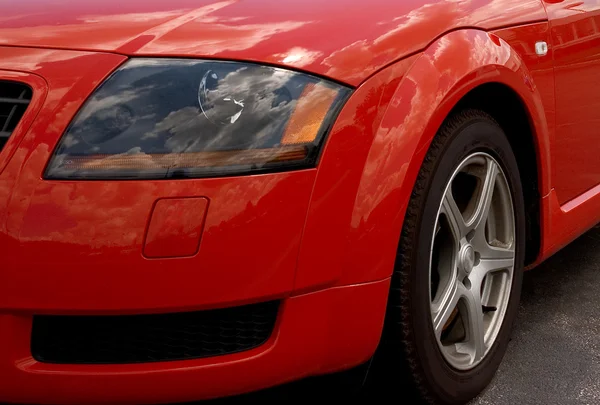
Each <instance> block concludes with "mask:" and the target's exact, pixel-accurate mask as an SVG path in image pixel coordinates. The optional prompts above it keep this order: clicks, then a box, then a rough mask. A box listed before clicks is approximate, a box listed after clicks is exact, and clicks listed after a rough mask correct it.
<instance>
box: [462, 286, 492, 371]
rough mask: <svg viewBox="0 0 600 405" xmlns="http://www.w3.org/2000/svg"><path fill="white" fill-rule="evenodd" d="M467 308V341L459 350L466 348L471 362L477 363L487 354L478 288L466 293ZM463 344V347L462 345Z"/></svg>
mask: <svg viewBox="0 0 600 405" xmlns="http://www.w3.org/2000/svg"><path fill="white" fill-rule="evenodd" d="M464 301H465V307H466V308H465V309H466V312H467V322H466V329H467V341H466V342H465V343H463V344H460V345H459V351H461V348H462V349H466V351H467V353H466V354H469V355H470V356H471V362H473V363H476V362H479V360H481V359H482V358H483V356H484V354H485V351H486V347H485V340H484V336H485V330H484V327H483V311H482V309H481V297H480V296H479V290H478V289H471V290H470V291H468V292H467V293H466V294H465V298H464ZM461 346H462V347H461Z"/></svg>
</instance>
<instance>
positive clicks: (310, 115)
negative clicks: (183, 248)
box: [45, 59, 350, 179]
mask: <svg viewBox="0 0 600 405" xmlns="http://www.w3.org/2000/svg"><path fill="white" fill-rule="evenodd" d="M349 93H350V90H349V89H348V88H346V87H343V86H340V85H338V84H335V83H331V82H328V81H325V80H323V79H320V78H317V77H314V76H310V75H306V74H301V73H297V72H292V71H287V70H283V69H278V68H274V67H267V66H259V65H254V64H250V63H238V62H221V61H199V60H182V59H133V60H130V61H129V62H127V63H126V64H124V65H123V66H122V67H121V68H119V69H118V70H117V71H116V72H115V73H113V74H112V75H111V76H110V77H109V78H108V79H107V80H106V82H105V83H103V84H102V85H101V86H100V87H99V88H98V90H96V92H95V93H94V94H93V95H92V96H91V98H90V99H89V100H88V101H87V102H86V103H85V104H84V106H83V108H82V109H81V111H80V112H79V113H78V114H77V116H76V117H75V119H74V120H73V122H72V123H71V125H70V126H69V127H68V129H67V130H66V132H65V134H64V135H63V137H62V138H61V140H60V142H59V144H58V146H57V147H56V150H55V151H54V154H53V156H52V159H51V160H50V163H49V164H48V167H47V168H46V173H45V177H46V178H49V179H135V178H173V177H183V178H186V177H207V176H219V175H227V174H243V173H255V172H264V171H267V170H287V169H296V168H306V167H311V166H314V165H315V164H316V162H317V158H318V155H319V149H320V147H321V145H322V143H323V140H324V137H325V135H326V133H327V131H328V129H329V127H330V126H331V124H332V122H333V120H334V119H335V115H336V114H337V112H338V111H339V110H340V108H341V106H342V105H343V103H344V101H345V99H346V98H347V96H348V95H349Z"/></svg>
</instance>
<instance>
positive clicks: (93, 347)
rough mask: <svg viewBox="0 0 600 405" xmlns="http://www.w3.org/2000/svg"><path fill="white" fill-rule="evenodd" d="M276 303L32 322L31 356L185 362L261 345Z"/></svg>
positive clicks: (105, 361) (48, 359)
mask: <svg viewBox="0 0 600 405" xmlns="http://www.w3.org/2000/svg"><path fill="white" fill-rule="evenodd" d="M278 307H279V303H278V302H267V303H261V304H254V305H247V306H243V307H234V308H227V309H217V310H211V311H199V312H184V313H172V314H160V315H131V316H129V315H128V316H45V315H44V316H42V315H36V316H34V318H33V330H32V339H31V352H32V355H33V357H34V358H35V359H36V360H38V361H40V362H45V363H60V364H123V363H144V362H156V361H171V360H188V359H198V358H203V357H212V356H220V355H224V354H231V353H237V352H241V351H245V350H250V349H253V348H255V347H258V346H260V345H262V344H264V343H265V342H266V341H267V340H268V339H269V337H270V336H271V333H272V332H273V328H274V326H275V320H276V318H277V312H278Z"/></svg>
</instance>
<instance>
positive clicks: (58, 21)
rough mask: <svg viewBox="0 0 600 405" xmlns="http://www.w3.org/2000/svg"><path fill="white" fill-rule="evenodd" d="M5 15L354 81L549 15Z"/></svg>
mask: <svg viewBox="0 0 600 405" xmlns="http://www.w3.org/2000/svg"><path fill="white" fill-rule="evenodd" d="M0 15H1V16H2V18H1V19H0V45H2V44H10V45H21V46H34V47H50V48H68V49H80V50H94V51H111V52H117V53H122V54H127V55H161V56H201V57H211V58H217V59H238V60H251V61H258V62H269V63H274V64H278V65H286V66H292V67H295V68H298V69H304V70H308V71H312V72H315V73H319V74H322V75H326V76H329V77H333V78H335V79H337V80H340V81H343V82H346V83H350V84H353V85H358V84H359V83H361V82H362V81H363V80H364V79H366V78H367V77H368V76H369V75H371V74H373V73H374V72H376V71H377V70H379V69H381V68H383V67H385V66H387V65H389V64H390V63H392V62H394V61H396V60H399V59H400V58H402V57H404V56H407V55H409V54H411V53H415V52H418V51H420V50H422V49H424V48H425V47H426V46H427V45H428V44H429V43H431V42H432V41H433V40H435V39H436V38H437V37H438V36H440V35H442V34H444V33H445V32H448V31H450V30H452V29H456V28H457V27H475V26H477V27H481V28H484V29H493V28H498V27H503V26H507V25H516V24H520V23H526V22H532V21H540V20H544V19H546V13H545V12H544V8H543V7H542V5H541V3H540V0H493V1H490V0H458V1H457V0H443V1H431V2H426V1H424V0H403V1H390V0H371V1H369V2H368V3H365V2H364V1H359V0H351V1H347V0H344V1H342V0H332V1H321V0H286V1H280V0H252V1H241V0H201V1H193V0H171V1H164V0H152V1H144V2H123V1H120V0H105V1H102V2H95V1H91V2H89V1H85V2H75V1H64V0H34V1H27V2H18V3H10V4H9V3H5V4H3V5H0ZM357 24H359V25H360V26H361V27H363V28H361V29H356V27H357Z"/></svg>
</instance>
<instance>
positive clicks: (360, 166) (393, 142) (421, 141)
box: [295, 29, 549, 291]
mask: <svg viewBox="0 0 600 405" xmlns="http://www.w3.org/2000/svg"><path fill="white" fill-rule="evenodd" d="M489 82H496V83H502V84H504V85H506V86H508V87H510V88H511V89H513V90H514V91H515V92H516V93H517V94H518V95H519V96H520V97H521V99H522V101H523V103H524V105H525V106H526V108H527V110H528V111H529V115H530V118H531V123H532V127H533V129H534V132H535V134H536V146H537V148H538V161H539V164H540V166H541V168H540V169H541V170H540V173H549V170H547V169H548V167H549V158H548V157H549V145H548V126H547V121H546V116H545V112H544V107H543V104H542V98H541V96H540V94H539V91H538V89H537V88H536V85H535V83H534V79H533V77H532V75H531V73H530V72H529V71H528V69H527V67H526V65H525V63H524V61H523V60H522V59H521V57H520V56H519V54H518V53H517V52H516V51H515V50H514V49H513V48H511V46H510V45H509V44H508V43H506V42H505V41H504V40H502V39H501V38H500V37H498V36H496V35H495V34H493V33H488V32H484V31H480V30H476V29H465V30H457V31H454V32H451V33H449V34H447V35H445V36H443V37H441V38H439V39H438V40H437V41H435V42H434V43H433V44H432V45H431V46H429V47H428V48H427V49H426V50H425V51H424V52H423V53H422V54H420V55H416V56H413V57H411V58H408V59H405V60H403V61H401V62H399V63H397V64H395V65H393V66H391V67H390V68H388V69H386V70H384V71H382V72H380V73H379V74H378V75H376V76H374V77H372V78H371V79H370V80H368V81H367V82H365V83H363V85H361V86H360V87H359V88H358V89H357V91H356V92H355V94H354V95H353V96H352V97H351V99H350V100H349V102H348V104H347V105H346V106H345V108H344V110H343V111H342V113H341V114H340V117H339V119H338V121H337V123H336V125H335V127H334V129H333V131H332V133H331V136H330V139H329V141H328V143H327V145H326V149H325V150H324V153H323V156H322V159H321V162H320V165H319V170H318V174H317V179H316V183H315V186H314V190H313V195H312V199H311V205H310V208H309V213H308V216H307V222H306V225H305V229H304V237H303V243H302V248H301V251H300V255H299V260H298V268H297V274H296V281H295V289H296V291H306V290H310V289H313V288H316V287H318V286H327V285H349V284H356V283H363V282H368V281H374V280H380V279H383V278H386V277H389V276H390V275H391V273H392V269H393V267H394V261H395V258H396V251H397V247H398V242H399V238H400V232H401V229H402V222H403V219H404V214H405V211H406V208H407V204H408V201H409V199H410V195H411V192H412V189H413V186H414V183H415V180H416V177H417V175H418V172H419V169H420V167H421V164H422V161H423V159H424V157H425V155H426V153H427V149H428V146H429V144H430V142H431V140H432V139H433V137H434V136H435V134H436V133H437V131H438V129H439V128H440V126H441V125H442V123H443V121H444V120H445V119H446V117H447V116H448V114H449V113H450V112H451V110H452V108H453V107H454V106H456V104H457V103H458V101H460V100H461V98H462V97H464V96H465V95H466V94H467V93H468V92H469V91H471V90H472V89H473V88H475V87H477V86H479V85H481V84H484V83H489ZM540 181H541V184H542V189H543V190H542V191H544V189H545V188H547V187H549V179H548V178H541V179H540Z"/></svg>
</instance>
